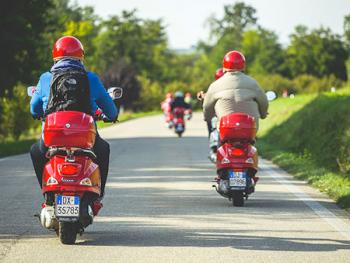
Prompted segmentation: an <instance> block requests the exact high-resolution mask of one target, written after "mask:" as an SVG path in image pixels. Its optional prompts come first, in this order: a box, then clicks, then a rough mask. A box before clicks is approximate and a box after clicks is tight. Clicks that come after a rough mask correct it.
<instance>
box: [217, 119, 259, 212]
mask: <svg viewBox="0 0 350 263" xmlns="http://www.w3.org/2000/svg"><path fill="white" fill-rule="evenodd" d="M219 134H220V141H221V146H220V147H219V148H218V150H217V161H216V169H217V174H218V177H217V178H216V179H215V182H216V183H217V184H216V185H213V187H215V188H216V191H217V192H218V193H219V194H220V195H222V196H224V197H226V198H229V199H230V200H232V203H233V206H243V205H244V198H246V199H248V196H249V195H250V194H251V193H253V192H254V191H255V185H256V182H257V181H258V179H259V178H258V177H256V176H255V174H256V172H257V167H256V166H257V163H256V162H257V160H255V159H256V158H257V150H256V148H255V147H254V146H253V144H254V142H255V136H256V123H255V120H254V118H253V117H251V116H250V115H248V114H245V113H232V114H229V115H226V116H224V117H222V118H221V119H220V133H219Z"/></svg>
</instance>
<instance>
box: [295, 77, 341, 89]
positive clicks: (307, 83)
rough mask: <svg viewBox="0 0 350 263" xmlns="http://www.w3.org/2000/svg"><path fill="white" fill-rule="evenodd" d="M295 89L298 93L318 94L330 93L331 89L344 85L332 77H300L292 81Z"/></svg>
mask: <svg viewBox="0 0 350 263" xmlns="http://www.w3.org/2000/svg"><path fill="white" fill-rule="evenodd" d="M293 83H294V86H295V89H296V90H297V92H300V93H320V92H322V91H330V90H331V88H332V87H336V88H337V87H338V88H339V87H341V86H343V85H344V83H343V82H342V81H341V80H339V79H337V78H336V77H335V76H334V75H330V76H325V77H323V78H321V79H320V78H317V77H314V76H311V75H300V76H298V77H296V78H295V79H294V80H293Z"/></svg>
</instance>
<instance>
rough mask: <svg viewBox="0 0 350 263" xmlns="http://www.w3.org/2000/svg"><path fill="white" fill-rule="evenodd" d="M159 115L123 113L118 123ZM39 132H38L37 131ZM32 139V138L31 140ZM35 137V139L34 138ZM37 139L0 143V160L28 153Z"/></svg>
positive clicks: (103, 124) (105, 125)
mask: <svg viewBox="0 0 350 263" xmlns="http://www.w3.org/2000/svg"><path fill="white" fill-rule="evenodd" d="M156 114H160V111H151V112H135V113H133V112H125V113H123V114H121V116H120V118H119V122H124V121H128V120H131V119H136V118H141V117H146V116H152V115H156ZM111 125H114V124H113V123H104V122H102V121H99V122H97V127H98V128H99V129H101V128H104V127H108V126H111ZM39 132H40V130H39ZM33 137H34V138H33ZM36 137H37V138H36ZM38 138H39V134H38V135H37V136H33V135H31V138H30V139H28V138H21V139H19V140H18V141H13V140H9V141H5V142H0V158H1V157H6V156H11V155H16V154H22V153H26V152H28V151H29V149H30V146H31V145H32V144H33V143H34V142H36V141H37V140H38Z"/></svg>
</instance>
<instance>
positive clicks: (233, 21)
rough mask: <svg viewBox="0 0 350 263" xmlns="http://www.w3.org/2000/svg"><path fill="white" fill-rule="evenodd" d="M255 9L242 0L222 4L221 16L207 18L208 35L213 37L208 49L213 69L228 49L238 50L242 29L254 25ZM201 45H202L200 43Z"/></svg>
mask: <svg viewBox="0 0 350 263" xmlns="http://www.w3.org/2000/svg"><path fill="white" fill-rule="evenodd" d="M255 14H256V10H255V9H254V8H253V7H252V6H249V5H246V4H245V3H243V2H237V3H236V4H234V5H225V6H224V15H223V17H222V18H220V19H219V18H215V17H211V18H209V20H208V21H209V25H210V35H211V36H212V37H214V38H215V45H214V46H213V48H212V49H208V48H207V50H208V51H209V53H207V54H208V56H209V59H210V61H212V63H213V66H211V67H210V70H211V71H214V70H215V69H216V68H218V66H219V65H220V64H221V61H222V58H223V57H224V55H225V54H226V53H227V52H228V51H230V50H234V49H236V50H240V49H241V47H242V39H243V34H244V31H246V30H247V29H249V28H252V27H254V26H256V22H257V18H256V16H255ZM202 46H203V45H202Z"/></svg>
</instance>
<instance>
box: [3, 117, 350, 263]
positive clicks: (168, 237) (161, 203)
mask: <svg viewBox="0 0 350 263" xmlns="http://www.w3.org/2000/svg"><path fill="white" fill-rule="evenodd" d="M101 135H102V137H105V138H108V141H109V142H110V144H111V152H112V153H111V163H110V174H109V178H108V184H107V193H106V197H105V199H104V208H103V210H102V211H101V213H100V216H99V217H97V218H96V219H95V222H94V224H93V225H92V226H90V227H89V228H87V230H86V232H85V233H84V235H83V236H81V237H79V239H78V241H77V244H76V245H74V246H67V245H62V244H60V242H59V240H58V239H57V237H56V236H55V234H54V233H52V232H48V231H47V230H45V229H42V228H41V226H40V224H39V222H38V220H37V219H36V218H34V217H33V214H35V213H36V212H38V211H39V207H40V204H41V201H42V196H41V193H40V191H39V189H38V186H37V182H36V179H35V176H34V172H33V169H32V167H31V163H30V159H29V156H28V155H27V154H26V155H18V156H14V157H8V158H5V159H0V198H1V202H0V262H50V261H52V262H142V263H147V262H181V263H185V262H245V263H246V262H317V263H320V262H350V221H349V218H350V217H349V214H348V213H346V212H345V211H342V210H340V209H338V207H337V206H336V205H335V204H334V203H333V202H332V201H330V200H329V199H328V198H327V197H325V196H324V195H323V194H320V193H319V192H318V191H316V190H314V189H312V188H310V187H309V186H307V185H306V184H305V183H304V182H301V181H296V180H294V179H293V178H292V177H291V176H289V175H288V174H286V173H285V172H284V171H282V170H280V169H278V168H277V167H276V166H274V165H273V164H272V163H270V162H268V161H265V160H261V162H260V167H261V170H260V178H261V180H260V181H259V185H258V186H257V192H256V193H255V194H253V195H252V196H251V198H250V199H249V200H248V201H247V202H246V206H245V207H242V208H237V207H235V208H234V207H232V205H231V204H230V202H229V201H228V200H226V199H224V198H221V197H220V196H219V195H218V194H216V192H215V191H214V190H213V188H212V187H211V185H212V183H211V180H212V179H213V177H214V176H215V169H214V166H213V165H212V164H211V163H209V161H208V159H207V150H208V149H207V138H206V126H205V123H203V121H202V118H201V116H200V114H195V115H194V119H193V120H191V121H190V122H188V127H187V131H186V132H185V134H184V137H183V138H180V139H179V138H177V137H176V136H175V134H174V133H173V132H172V131H170V130H168V129H167V128H166V127H165V126H164V124H163V120H162V117H161V116H154V117H147V118H142V119H137V120H132V121H129V122H126V123H122V124H120V125H115V126H112V127H109V128H106V129H104V130H102V131H101Z"/></svg>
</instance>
